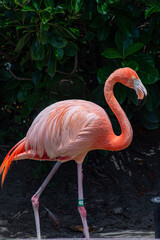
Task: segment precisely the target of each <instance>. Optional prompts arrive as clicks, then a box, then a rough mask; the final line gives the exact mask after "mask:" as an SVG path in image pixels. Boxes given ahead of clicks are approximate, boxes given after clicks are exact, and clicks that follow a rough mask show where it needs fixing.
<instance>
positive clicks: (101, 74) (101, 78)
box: [97, 64, 116, 84]
mask: <svg viewBox="0 0 160 240" xmlns="http://www.w3.org/2000/svg"><path fill="white" fill-rule="evenodd" d="M115 69H116V67H115V66H114V65H112V64H107V65H106V66H105V67H103V68H99V69H98V72H97V79H98V82H99V83H100V84H104V83H105V81H106V80H107V78H108V77H109V75H110V74H111V73H112V72H113V71H114V70H115Z"/></svg>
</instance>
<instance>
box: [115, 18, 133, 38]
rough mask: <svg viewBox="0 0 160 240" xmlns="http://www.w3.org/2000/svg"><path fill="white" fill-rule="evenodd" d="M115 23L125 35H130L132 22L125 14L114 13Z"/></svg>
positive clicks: (131, 33)
mask: <svg viewBox="0 0 160 240" xmlns="http://www.w3.org/2000/svg"><path fill="white" fill-rule="evenodd" d="M115 20H116V23H117V25H118V27H119V30H120V31H121V32H122V33H123V34H124V35H125V36H126V37H132V35H133V23H132V21H131V19H130V18H128V17H126V16H125V15H122V14H121V15H120V14H118V13H117V14H116V16H115Z"/></svg>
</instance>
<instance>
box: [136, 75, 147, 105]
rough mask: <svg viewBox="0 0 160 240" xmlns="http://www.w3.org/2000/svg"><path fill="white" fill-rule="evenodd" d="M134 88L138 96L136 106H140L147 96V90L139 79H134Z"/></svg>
mask: <svg viewBox="0 0 160 240" xmlns="http://www.w3.org/2000/svg"><path fill="white" fill-rule="evenodd" d="M134 89H135V91H136V94H137V97H138V107H139V108H141V107H142V106H143V103H144V100H145V98H146V96H147V90H146V88H145V86H144V85H143V83H142V82H141V80H140V79H134Z"/></svg>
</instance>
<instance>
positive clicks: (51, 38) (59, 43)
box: [47, 33, 67, 48]
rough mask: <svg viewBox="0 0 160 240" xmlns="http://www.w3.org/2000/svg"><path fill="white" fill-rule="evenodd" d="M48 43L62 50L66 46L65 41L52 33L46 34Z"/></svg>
mask: <svg viewBox="0 0 160 240" xmlns="http://www.w3.org/2000/svg"><path fill="white" fill-rule="evenodd" d="M47 37H48V42H49V43H50V44H51V45H52V46H53V47H55V48H64V47H65V46H66V45H67V41H66V40H65V39H64V38H63V37H61V36H57V35H55V34H54V33H48V36H47Z"/></svg>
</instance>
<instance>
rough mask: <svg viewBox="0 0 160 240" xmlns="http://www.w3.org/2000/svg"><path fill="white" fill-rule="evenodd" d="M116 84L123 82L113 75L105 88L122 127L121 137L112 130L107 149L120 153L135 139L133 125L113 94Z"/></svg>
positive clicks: (111, 106) (107, 98)
mask: <svg viewBox="0 0 160 240" xmlns="http://www.w3.org/2000/svg"><path fill="white" fill-rule="evenodd" d="M116 82H121V81H120V79H119V76H117V77H116V76H115V75H113V74H111V75H110V77H109V78H108V80H107V81H106V83H105V86H104V96H105V99H106V101H107V103H108V105H109V107H110V108H111V109H112V111H113V113H114V114H115V116H116V117H117V119H118V122H119V124H120V127H121V134H120V135H119V136H117V135H116V134H115V133H114V132H113V129H112V132H111V133H110V137H109V141H107V140H106V143H105V144H106V149H108V150H113V151H119V150H122V149H124V148H126V147H128V146H129V145H130V143H131V141H132V137H133V131H132V127H131V124H130V122H129V120H128V118H127V116H126V114H125V112H124V111H123V109H122V108H121V106H120V105H119V103H118V101H117V100H116V98H115V96H114V93H113V88H114V85H115V83H116ZM108 144H109V146H108Z"/></svg>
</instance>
